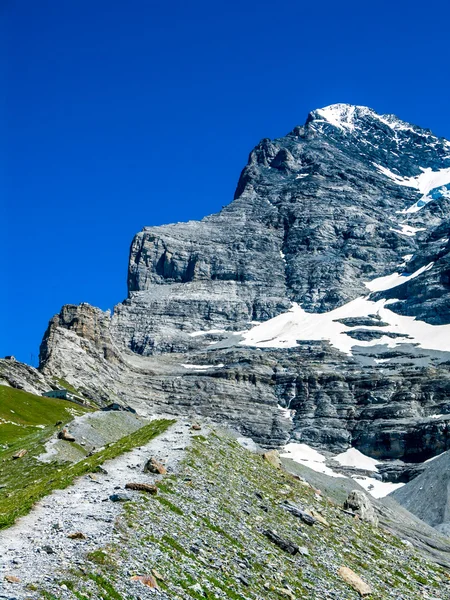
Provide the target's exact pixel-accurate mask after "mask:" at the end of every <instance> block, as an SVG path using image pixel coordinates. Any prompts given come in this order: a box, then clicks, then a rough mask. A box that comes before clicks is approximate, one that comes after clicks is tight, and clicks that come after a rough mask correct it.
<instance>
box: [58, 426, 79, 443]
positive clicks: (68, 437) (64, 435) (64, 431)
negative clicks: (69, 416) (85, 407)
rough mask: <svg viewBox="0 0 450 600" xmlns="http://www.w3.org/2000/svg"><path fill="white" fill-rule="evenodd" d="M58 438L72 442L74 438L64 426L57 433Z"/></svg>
mask: <svg viewBox="0 0 450 600" xmlns="http://www.w3.org/2000/svg"><path fill="white" fill-rule="evenodd" d="M58 438H59V439H60V440H65V441H66V442H74V441H75V438H74V437H73V435H71V434H70V433H69V432H68V431H67V429H66V428H64V429H62V430H61V431H60V432H59V433H58Z"/></svg>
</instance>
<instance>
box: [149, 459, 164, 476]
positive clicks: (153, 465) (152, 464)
mask: <svg viewBox="0 0 450 600" xmlns="http://www.w3.org/2000/svg"><path fill="white" fill-rule="evenodd" d="M144 473H157V474H158V475H166V474H167V469H166V467H165V466H164V465H163V464H162V463H161V462H159V461H157V460H156V458H154V457H153V456H152V457H151V458H149V459H148V461H147V462H146V463H145V465H144Z"/></svg>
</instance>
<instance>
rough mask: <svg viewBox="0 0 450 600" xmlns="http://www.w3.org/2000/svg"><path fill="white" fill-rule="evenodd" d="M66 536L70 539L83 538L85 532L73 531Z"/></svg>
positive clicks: (84, 537)
mask: <svg viewBox="0 0 450 600" xmlns="http://www.w3.org/2000/svg"><path fill="white" fill-rule="evenodd" d="M67 537H68V538H70V539H71V540H85V539H86V536H85V534H84V533H82V532H81V531H75V532H74V533H69V535H68V536H67Z"/></svg>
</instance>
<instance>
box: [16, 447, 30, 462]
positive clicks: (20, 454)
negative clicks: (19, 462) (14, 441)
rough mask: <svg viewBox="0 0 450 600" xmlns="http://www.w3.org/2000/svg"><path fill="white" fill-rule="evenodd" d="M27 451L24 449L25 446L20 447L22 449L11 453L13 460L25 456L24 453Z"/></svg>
mask: <svg viewBox="0 0 450 600" xmlns="http://www.w3.org/2000/svg"><path fill="white" fill-rule="evenodd" d="M27 453H28V450H26V449H25V448H22V450H19V451H18V452H16V453H15V454H13V460H16V459H17V458H23V457H24V456H25V454H27Z"/></svg>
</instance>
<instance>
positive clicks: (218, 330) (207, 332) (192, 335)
mask: <svg viewBox="0 0 450 600" xmlns="http://www.w3.org/2000/svg"><path fill="white" fill-rule="evenodd" d="M225 331H226V329H208V330H207V331H193V332H192V333H190V334H189V335H190V336H191V337H198V336H199V335H208V334H209V333H225Z"/></svg>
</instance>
